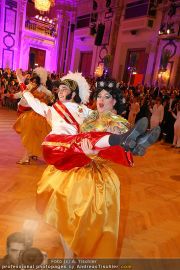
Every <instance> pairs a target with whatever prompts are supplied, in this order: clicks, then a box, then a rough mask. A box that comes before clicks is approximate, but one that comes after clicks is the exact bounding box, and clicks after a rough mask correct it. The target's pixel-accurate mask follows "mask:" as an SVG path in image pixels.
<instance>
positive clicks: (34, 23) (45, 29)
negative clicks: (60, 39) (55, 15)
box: [25, 18, 57, 38]
mask: <svg viewBox="0 0 180 270" xmlns="http://www.w3.org/2000/svg"><path fill="white" fill-rule="evenodd" d="M25 28H26V30H30V31H33V32H36V33H39V34H43V35H46V36H49V37H52V38H55V37H56V36H57V31H56V28H57V27H56V25H55V24H51V23H48V22H44V21H40V20H38V19H36V18H29V19H27V20H26V22H25Z"/></svg>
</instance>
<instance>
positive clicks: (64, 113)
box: [53, 101, 79, 132]
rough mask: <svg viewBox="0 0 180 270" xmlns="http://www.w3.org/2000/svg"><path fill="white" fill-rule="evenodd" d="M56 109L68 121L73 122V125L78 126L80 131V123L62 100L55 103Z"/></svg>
mask: <svg viewBox="0 0 180 270" xmlns="http://www.w3.org/2000/svg"><path fill="white" fill-rule="evenodd" d="M53 107H54V109H55V110H56V112H57V113H58V114H59V115H60V116H61V117H62V118H63V119H64V120H65V121H66V122H67V123H68V124H71V125H73V126H76V128H77V131H78V132H79V124H78V122H77V121H76V120H75V119H74V117H73V116H72V114H71V113H70V112H69V111H68V109H67V108H66V106H65V105H64V104H63V103H62V102H60V101H57V102H56V103H55V104H54V105H53Z"/></svg>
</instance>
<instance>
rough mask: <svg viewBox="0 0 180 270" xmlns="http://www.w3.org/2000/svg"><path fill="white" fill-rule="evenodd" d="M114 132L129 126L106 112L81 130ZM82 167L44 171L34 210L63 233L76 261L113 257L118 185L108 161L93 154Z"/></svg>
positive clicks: (49, 167) (50, 168)
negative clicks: (109, 130)
mask: <svg viewBox="0 0 180 270" xmlns="http://www.w3.org/2000/svg"><path fill="white" fill-rule="evenodd" d="M107 128H111V129H112V128H113V129H114V128H115V129H116V130H119V133H124V132H127V130H128V122H127V121H126V120H125V119H123V118H122V117H120V116H117V115H114V114H112V113H106V114H104V115H103V117H101V119H99V118H98V113H97V112H93V113H92V115H91V116H90V117H89V118H88V119H87V120H86V121H85V122H84V124H83V125H82V126H81V131H82V132H88V131H106V130H107ZM91 158H92V159H91V162H90V163H89V164H88V165H86V166H84V167H81V168H78V167H76V168H74V169H71V170H66V171H61V170H58V169H56V168H55V167H54V166H53V165H49V166H48V167H47V169H46V170H45V172H44V174H43V176H42V178H41V180H40V182H39V183H38V189H37V210H38V211H39V213H41V214H42V215H43V217H44V220H45V222H46V223H48V224H50V225H52V226H54V227H55V228H56V229H57V231H58V232H59V233H60V234H62V236H63V237H64V239H65V241H66V242H67V244H68V246H69V247H70V249H71V250H72V251H73V252H74V254H76V256H77V257H81V258H82V257H84V258H115V257H117V243H118V231H119V219H120V181H119V178H118V177H117V175H116V174H115V172H114V171H113V170H112V169H111V167H110V162H109V161H108V160H105V159H102V158H100V157H97V156H92V157H91Z"/></svg>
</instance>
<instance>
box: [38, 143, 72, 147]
mask: <svg viewBox="0 0 180 270" xmlns="http://www.w3.org/2000/svg"><path fill="white" fill-rule="evenodd" d="M42 145H48V146H63V147H66V148H70V146H71V144H70V143H60V142H43V143H42Z"/></svg>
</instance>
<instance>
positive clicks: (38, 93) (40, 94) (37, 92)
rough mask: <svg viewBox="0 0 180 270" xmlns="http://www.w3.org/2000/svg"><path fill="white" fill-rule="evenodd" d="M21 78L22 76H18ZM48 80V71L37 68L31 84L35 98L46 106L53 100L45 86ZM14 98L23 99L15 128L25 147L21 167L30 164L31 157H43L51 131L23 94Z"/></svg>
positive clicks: (20, 161) (20, 162) (19, 162)
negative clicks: (45, 141)
mask: <svg viewBox="0 0 180 270" xmlns="http://www.w3.org/2000/svg"><path fill="white" fill-rule="evenodd" d="M17 75H18V76H20V74H19V73H18V74H17ZM46 80H47V71H46V70H45V69H44V68H36V69H35V70H34V72H33V75H32V78H31V79H30V81H31V82H30V84H29V85H28V87H29V88H31V89H30V92H31V93H32V94H33V96H34V97H36V98H37V99H39V100H41V101H42V102H45V103H46V104H47V103H49V101H50V100H51V99H52V94H51V92H50V91H49V90H48V89H47V88H46V87H45V86H44V84H45V82H46ZM13 97H14V98H21V99H20V102H19V104H18V114H19V117H18V118H17V120H16V122H15V124H14V126H13V128H14V129H15V131H16V132H17V133H18V134H19V135H20V136H21V141H22V145H23V146H24V155H23V157H22V159H20V160H19V161H18V162H17V163H18V164H21V165H27V164H30V157H38V156H41V155H42V148H41V144H42V142H43V140H44V138H45V137H46V136H47V134H49V132H50V131H51V127H50V125H49V124H48V122H47V120H46V118H44V117H42V116H41V115H39V114H37V113H36V112H34V111H33V110H32V109H31V107H30V106H29V105H28V103H27V101H26V100H25V98H24V97H23V96H22V92H19V93H17V94H14V96H13Z"/></svg>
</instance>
